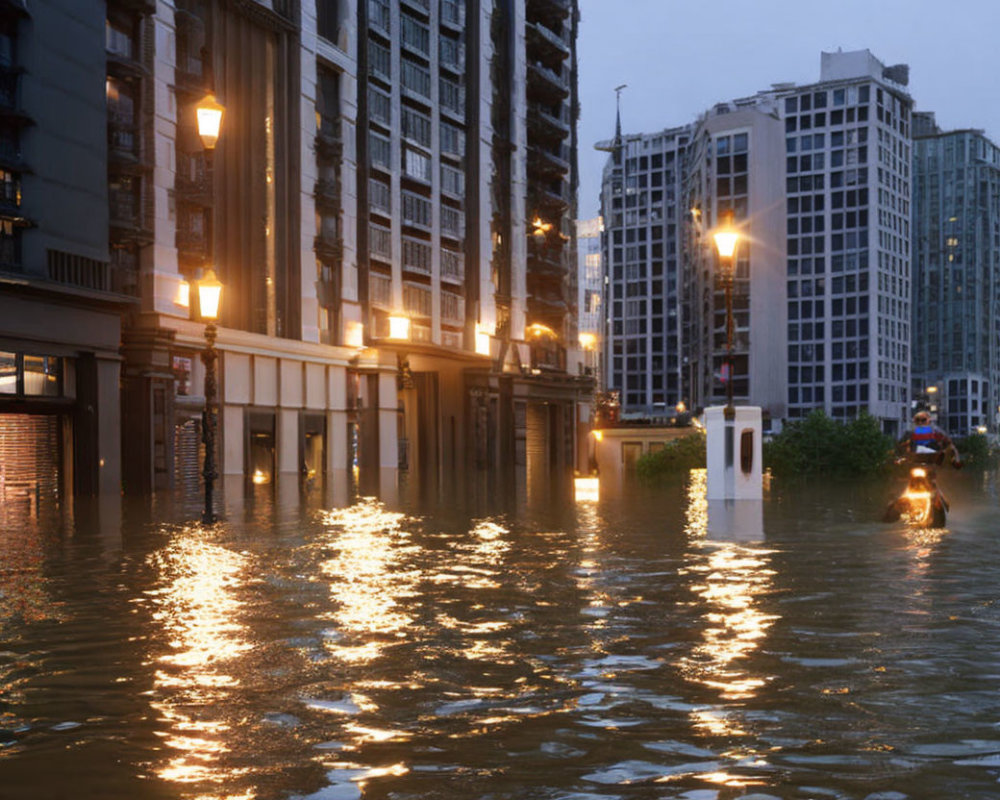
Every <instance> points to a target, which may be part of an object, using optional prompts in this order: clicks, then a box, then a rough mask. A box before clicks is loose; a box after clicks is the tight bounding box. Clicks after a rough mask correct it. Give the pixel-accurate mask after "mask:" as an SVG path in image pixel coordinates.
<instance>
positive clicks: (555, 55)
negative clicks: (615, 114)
mask: <svg viewBox="0 0 1000 800" xmlns="http://www.w3.org/2000/svg"><path fill="white" fill-rule="evenodd" d="M0 22H2V23H3V25H4V26H5V27H4V28H3V32H4V33H5V35H6V36H7V39H6V40H5V41H4V43H5V44H7V45H8V46H7V47H5V48H3V49H2V51H0V57H6V58H7V61H8V62H9V63H6V64H3V65H0V66H3V67H4V69H6V70H7V72H8V73H9V74H10V76H11V77H10V80H9V81H8V82H11V81H13V83H12V89H11V91H12V92H14V93H15V94H12V95H11V97H10V102H9V103H8V106H9V107H8V108H6V109H0V114H5V115H6V116H5V119H6V122H5V123H4V124H5V128H4V130H5V131H6V133H5V136H6V140H5V142H4V144H5V145H6V148H5V150H4V153H5V154H6V155H5V156H4V157H5V158H6V159H7V160H6V161H5V162H4V164H5V166H6V169H7V172H6V173H5V175H6V184H5V185H6V186H7V192H6V195H5V196H6V198H7V201H6V203H5V205H4V206H3V207H0V223H2V225H0V247H3V248H4V251H3V252H4V265H3V269H2V273H3V279H4V280H5V282H6V283H7V284H8V285H9V287H10V291H6V292H4V293H3V296H2V297H0V302H2V303H4V304H8V305H10V306H11V308H10V309H9V310H7V312H6V313H4V314H3V315H2V316H0V351H2V353H0V365H2V369H3V374H2V376H0V405H2V407H0V416H2V421H3V424H4V426H6V427H5V431H6V429H7V427H9V426H10V424H11V422H10V419H9V418H8V416H11V415H13V417H14V419H13V421H14V423H16V424H18V425H21V427H22V428H25V429H27V427H29V426H32V425H34V426H36V427H38V426H39V425H40V427H39V431H41V432H39V433H37V436H39V437H43V439H39V441H43V440H44V441H49V440H51V441H52V442H55V445H54V447H55V451H56V452H57V456H56V458H57V460H58V459H62V461H60V462H59V464H58V465H57V466H58V470H57V471H58V473H59V475H60V476H61V477H60V478H59V480H62V481H64V482H65V480H67V479H69V480H70V481H71V483H70V484H69V485H70V488H71V489H72V488H73V487H74V486H75V488H76V489H77V490H87V491H91V490H92V491H94V492H97V491H117V490H118V488H119V486H121V485H122V484H123V485H124V489H125V490H126V491H127V492H130V493H140V494H141V493H148V492H154V491H161V490H173V489H178V488H182V489H186V490H189V491H190V492H191V493H197V492H198V491H200V479H201V478H200V471H201V470H200V464H201V461H202V459H203V457H204V443H203V441H202V415H203V412H204V410H205V407H206V398H205V367H204V365H203V363H202V361H201V358H200V355H201V353H202V351H203V349H204V346H205V339H204V330H205V325H204V323H203V321H202V319H201V316H200V313H199V309H198V307H197V305H198V304H197V291H196V289H197V284H198V282H199V280H200V279H201V278H202V277H203V276H204V275H205V274H206V273H207V271H208V270H209V269H210V268H214V271H215V272H216V273H217V275H218V277H219V279H220V280H221V282H222V284H223V287H224V288H223V299H222V310H221V315H220V320H219V332H218V341H217V343H216V347H217V348H218V351H219V360H218V373H219V374H218V383H219V398H218V402H219V464H220V472H221V473H222V475H223V477H224V478H225V480H226V484H227V486H232V487H233V490H234V491H241V492H242V491H260V489H259V488H256V489H255V488H254V487H260V486H267V485H272V486H273V484H274V483H276V482H277V481H280V480H283V481H285V482H286V484H287V483H288V482H289V481H291V482H295V483H298V482H301V483H302V484H303V485H308V486H322V485H329V484H331V483H332V482H341V481H346V482H348V483H351V482H352V481H355V480H357V481H360V484H361V488H363V489H364V490H366V491H367V490H376V491H380V490H387V489H389V488H391V487H395V486H396V485H397V484H398V482H399V480H400V476H401V475H406V476H407V478H408V481H409V482H410V483H414V484H417V485H419V486H421V487H424V486H426V487H427V488H428V489H435V488H437V489H440V488H441V487H442V486H443V484H444V483H445V482H447V481H451V480H453V479H455V478H456V476H457V477H459V478H461V477H463V476H466V475H479V474H482V475H501V476H502V478H503V482H504V483H505V484H511V485H516V484H518V482H520V483H525V482H527V481H528V478H529V477H530V476H531V475H535V476H538V475H545V476H551V475H553V474H562V473H564V472H566V471H568V470H569V469H571V467H572V464H573V461H574V452H575V436H574V432H575V429H576V424H577V422H578V417H579V414H580V413H581V412H580V411H579V409H580V408H582V407H585V406H586V405H587V404H588V400H589V393H590V386H591V384H592V379H590V378H588V377H587V376H585V375H582V369H581V357H580V355H579V348H578V345H577V340H576V334H577V331H576V321H575V320H576V312H577V308H576V306H577V299H576V272H575V269H574V268H573V267H575V263H576V254H575V249H574V222H573V221H574V218H575V210H576V201H575V196H576V186H577V182H578V176H577V167H576V138H575V137H576V132H575V130H576V125H575V121H576V117H577V113H578V102H577V88H576V44H575V42H576V31H577V24H578V11H577V8H576V3H575V0H515V2H510V3H493V2H485V0H301V2H289V0H174V2H168V1H167V0H157V1H154V0H110V2H108V3H107V7H106V13H105V9H104V7H103V6H102V9H101V13H100V14H95V13H94V10H91V11H87V12H86V13H82V12H81V11H80V9H79V8H78V7H77V4H75V3H72V2H69V1H68V0H66V2H61V0H52V1H51V2H44V3H41V2H40V3H35V4H32V5H31V7H30V9H29V8H26V7H25V4H23V3H21V2H18V0H5V2H2V3H0ZM67 36H70V37H72V38H73V39H74V41H78V42H79V43H80V47H79V48H78V49H74V55H73V56H69V55H66V52H64V51H62V50H60V51H59V52H58V53H54V52H53V50H52V47H51V42H57V41H62V40H64V39H65V38H66V37H67ZM77 50H78V51H79V52H77ZM55 56H58V57H59V58H56V57H55ZM59 59H62V60H59ZM69 61H72V62H73V63H68V62H69ZM63 62H67V63H63ZM21 67H24V68H25V69H24V74H23V75H21V74H20V69H19V68H21ZM98 76H99V77H98ZM18 80H20V85H19V84H18ZM64 95H65V96H72V97H73V98H74V99H73V102H74V103H75V104H76V107H75V112H74V113H75V119H77V120H89V121H91V122H92V123H93V124H89V125H83V124H78V125H77V124H74V125H67V124H66V119H65V117H64V116H63V114H64V113H65V112H64V109H63V108H61V107H60V104H59V103H53V102H51V101H52V99H53V98H55V97H60V96H64ZM206 95H214V96H215V97H216V98H217V99H218V101H220V102H221V104H222V105H223V106H224V107H225V112H224V116H223V122H222V130H221V135H220V136H219V139H218V143H217V145H216V146H215V147H214V149H206V147H205V146H204V143H203V142H202V141H201V139H200V138H199V136H198V132H197V127H196V106H197V104H198V102H199V101H200V100H201V99H202V98H203V97H205V96H206ZM27 123H34V124H33V125H31V126H30V127H27ZM60 159H62V161H60ZM67 160H72V162H73V163H74V164H75V165H76V167H74V168H73V169H69V168H68V167H67V166H66V163H63V162H67V163H68V161H67ZM80 165H85V168H83V167H80ZM67 175H69V176H72V178H71V179H70V180H67V178H66V176H67ZM4 237H5V238H4ZM7 256H9V259H8V258H7ZM52 320H60V321H64V322H65V325H66V326H67V327H66V329H65V330H60V329H59V327H58V326H53V324H52ZM119 386H120V392H119ZM39 415H41V416H43V417H44V416H46V415H48V416H47V417H46V419H45V420H42V423H38V422H37V420H36V419H35V417H37V416H39ZM81 415H83V416H81ZM87 415H90V416H87ZM95 415H96V417H99V422H100V424H99V425H98V424H97V423H96V422H95V421H94V420H93V419H91V418H92V417H95ZM84 417H86V419H84ZM96 417H95V418H96ZM53 420H55V421H54V422H53ZM49 423H52V424H49ZM43 429H44V430H43ZM31 435H33V436H34V435H36V434H31ZM44 437H48V438H47V439H46V438H44ZM4 441H7V439H4ZM18 441H26V439H25V437H24V436H20V435H19V438H18ZM70 445H72V447H71V446H70ZM0 446H2V447H6V446H7V445H0ZM4 452H6V451H4ZM67 453H68V454H69V455H67ZM73 459H76V461H75V462H74V461H73ZM50 460H51V459H50ZM63 462H66V463H65V464H64V463H63ZM8 463H12V462H8ZM91 467H92V468H91ZM122 475H124V481H123V480H122ZM67 476H70V477H69V478H67ZM91 484H93V485H91Z"/></svg>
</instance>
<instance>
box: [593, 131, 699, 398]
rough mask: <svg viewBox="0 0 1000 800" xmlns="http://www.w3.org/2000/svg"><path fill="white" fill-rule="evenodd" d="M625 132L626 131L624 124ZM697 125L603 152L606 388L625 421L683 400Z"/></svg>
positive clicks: (613, 144) (607, 145)
mask: <svg viewBox="0 0 1000 800" xmlns="http://www.w3.org/2000/svg"><path fill="white" fill-rule="evenodd" d="M619 127H620V126H619ZM690 137H691V128H690V127H687V126H684V127H680V128H672V129H667V130H664V131H660V132H659V133H655V134H642V135H625V136H622V135H621V134H620V130H619V133H618V135H616V137H615V139H614V140H613V141H610V142H602V143H600V144H599V145H598V147H599V148H600V149H603V150H607V151H609V152H610V153H611V155H610V157H609V158H608V162H607V164H606V165H605V168H604V175H603V182H602V188H601V213H602V216H603V219H604V234H603V252H602V259H603V262H604V274H605V276H606V278H607V282H606V286H605V303H606V307H605V314H606V318H607V327H606V330H605V336H604V342H603V353H604V364H605V374H604V375H603V376H602V384H603V387H604V388H605V389H607V390H608V391H613V392H618V396H619V402H620V403H621V412H622V414H623V415H625V416H631V415H636V416H663V415H666V414H667V413H669V412H670V411H671V410H672V409H673V408H674V407H675V406H676V405H677V403H679V402H680V401H681V400H684V399H685V397H684V394H683V391H682V388H681V386H682V373H683V371H684V369H685V368H686V362H685V352H684V348H683V347H682V345H681V341H682V340H681V325H682V315H681V297H682V295H681V286H682V281H683V277H682V270H681V244H682V227H681V226H682V217H683V215H682V214H681V207H682V205H683V199H682V195H683V179H684V159H685V154H686V152H687V147H688V143H689V142H690Z"/></svg>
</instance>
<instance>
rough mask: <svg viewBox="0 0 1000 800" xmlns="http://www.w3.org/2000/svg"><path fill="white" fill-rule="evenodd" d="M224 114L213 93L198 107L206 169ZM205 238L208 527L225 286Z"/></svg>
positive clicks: (202, 295)
mask: <svg viewBox="0 0 1000 800" xmlns="http://www.w3.org/2000/svg"><path fill="white" fill-rule="evenodd" d="M223 111H224V109H223V107H222V106H221V105H220V104H219V102H218V101H217V100H216V99H215V95H214V94H212V93H211V92H209V94H208V95H206V96H205V98H204V99H203V100H202V101H201V102H200V103H198V105H197V106H196V107H195V116H196V118H197V121H198V136H200V137H201V142H202V145H203V146H204V148H205V160H206V166H208V165H209V164H210V162H211V158H212V154H213V152H214V151H215V145H216V143H217V142H218V141H219V133H220V131H221V129H222V114H223ZM206 227H208V226H206ZM206 238H207V241H208V248H207V249H208V253H207V258H206V261H208V263H209V267H208V269H207V271H206V272H205V274H204V276H203V277H202V279H201V280H200V281H198V306H199V310H200V312H201V317H202V319H203V320H205V322H206V325H205V349H204V350H203V351H202V353H201V360H202V363H203V364H204V365H205V411H204V414H203V417H202V433H201V436H202V441H204V443H205V464H204V468H203V469H202V472H201V474H202V476H203V477H204V478H205V510H204V512H203V513H202V515H201V521H202V522H203V523H205V524H206V525H209V524H211V523H213V522H215V520H216V516H215V510H214V509H213V507H212V505H213V504H212V490H213V489H214V484H215V479H216V478H217V477H218V475H217V474H216V471H215V430H216V424H217V419H216V404H217V399H218V387H217V385H216V379H215V362H216V360H217V359H218V353H217V352H216V350H215V339H216V336H217V335H218V330H217V329H216V327H215V322H216V320H217V319H218V318H219V306H220V303H221V300H222V283H221V282H220V281H219V279H218V278H217V277H216V276H215V270H214V269H213V268H212V267H211V261H212V232H211V227H208V230H207V231H206Z"/></svg>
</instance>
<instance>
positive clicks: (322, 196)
mask: <svg viewBox="0 0 1000 800" xmlns="http://www.w3.org/2000/svg"><path fill="white" fill-rule="evenodd" d="M313 196H314V197H315V198H316V205H318V206H321V207H323V208H327V209H331V210H334V211H340V181H338V180H336V179H335V178H320V179H319V180H318V181H316V185H315V186H314V187H313Z"/></svg>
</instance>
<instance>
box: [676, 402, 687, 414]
mask: <svg viewBox="0 0 1000 800" xmlns="http://www.w3.org/2000/svg"><path fill="white" fill-rule="evenodd" d="M674 410H675V411H677V413H678V414H683V413H684V412H685V411H687V406H686V405H684V401H683V400H681V401H680V402H679V403H678V404H677V405H676V406H674Z"/></svg>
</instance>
